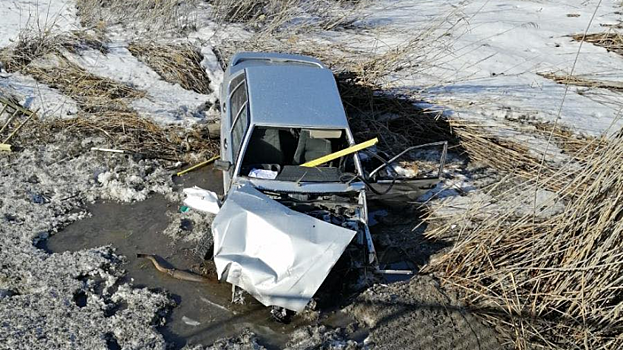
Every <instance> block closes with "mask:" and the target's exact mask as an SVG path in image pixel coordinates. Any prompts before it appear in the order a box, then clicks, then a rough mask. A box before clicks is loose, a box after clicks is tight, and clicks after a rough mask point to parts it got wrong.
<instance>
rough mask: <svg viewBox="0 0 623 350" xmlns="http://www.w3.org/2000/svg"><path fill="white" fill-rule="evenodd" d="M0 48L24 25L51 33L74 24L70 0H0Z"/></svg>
mask: <svg viewBox="0 0 623 350" xmlns="http://www.w3.org/2000/svg"><path fill="white" fill-rule="evenodd" d="M0 19H2V20H0V48H2V47H5V46H7V45H9V44H10V43H11V42H13V41H15V40H17V38H18V36H19V33H20V31H22V30H24V29H31V30H35V31H37V32H39V33H43V32H44V31H46V30H49V31H53V32H55V33H59V32H63V31H67V30H70V29H74V28H75V23H76V8H75V1H73V0H47V1H46V0H2V1H1V2H0Z"/></svg>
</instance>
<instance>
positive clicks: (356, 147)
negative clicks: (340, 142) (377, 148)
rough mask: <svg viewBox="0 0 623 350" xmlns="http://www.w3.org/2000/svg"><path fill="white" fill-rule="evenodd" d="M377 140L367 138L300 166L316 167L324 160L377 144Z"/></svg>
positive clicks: (324, 161) (327, 160) (328, 160)
mask: <svg viewBox="0 0 623 350" xmlns="http://www.w3.org/2000/svg"><path fill="white" fill-rule="evenodd" d="M377 142H379V139H378V138H377V137H375V138H373V139H372V140H368V141H365V142H362V143H358V144H356V145H353V146H350V147H348V148H345V149H343V150H341V151H337V152H335V153H331V154H327V155H326V156H322V157H320V158H317V159H314V160H311V161H309V162H307V163H305V164H301V166H304V167H308V168H313V167H317V166H318V165H321V164H324V163H326V162H330V161H332V160H334V159H338V158H340V157H343V156H346V155H349V154H351V153H355V152H357V151H361V150H362V149H364V148H368V147H371V146H374V145H376V144H377Z"/></svg>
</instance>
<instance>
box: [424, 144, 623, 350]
mask: <svg viewBox="0 0 623 350" xmlns="http://www.w3.org/2000/svg"><path fill="white" fill-rule="evenodd" d="M465 147H466V148H469V147H470V146H469V145H466V146H465ZM502 153H503V152H499V153H497V155H502ZM585 159H586V163H585V164H584V166H583V167H579V168H578V167H568V168H563V169H560V170H559V171H558V172H555V173H553V174H551V175H550V176H544V178H545V179H544V180H543V181H538V183H537V182H536V181H535V179H534V178H532V179H530V180H528V181H526V182H524V183H523V184H521V185H519V186H516V187H512V189H511V190H509V191H506V192H504V193H502V194H498V195H493V194H492V195H493V196H494V198H493V202H494V203H498V206H499V207H500V208H499V210H496V211H492V212H489V213H488V214H487V213H486V212H484V214H483V211H482V208H483V206H484V205H485V204H484V203H474V205H473V206H472V208H471V209H470V210H469V211H468V212H466V213H461V215H459V216H457V217H455V218H453V219H451V220H450V222H449V223H447V224H446V225H443V226H442V225H436V228H435V229H434V230H432V231H430V232H428V233H426V235H427V236H428V237H431V238H440V237H448V236H450V235H451V233H454V237H455V238H456V243H455V246H454V247H453V248H452V249H451V250H450V251H449V252H448V253H447V254H445V255H444V256H442V257H441V258H440V259H438V260H436V262H435V263H434V264H432V265H430V266H429V267H428V268H427V269H428V271H437V272H438V273H440V275H441V277H442V278H443V280H445V281H446V282H448V283H450V284H452V285H455V286H458V287H460V288H462V289H463V290H464V291H465V293H466V297H467V299H468V301H469V302H470V304H471V305H472V306H473V307H475V308H477V309H479V310H480V311H481V312H482V313H484V314H486V315H488V317H489V318H490V319H491V320H495V321H496V323H497V324H500V325H502V326H503V327H507V328H509V331H510V334H515V337H516V341H517V343H516V344H517V347H523V346H524V345H525V344H524V340H526V339H527V340H529V341H530V342H533V343H537V344H540V345H542V346H546V347H554V348H557V347H561V348H574V349H575V348H594V349H597V348H603V349H615V348H620V347H621V346H623V317H621V311H623V288H621V286H622V285H623V260H622V259H621V258H622V257H623V139H622V138H621V137H618V138H615V139H612V140H609V141H608V142H607V146H606V147H597V148H593V151H592V154H591V155H590V157H585ZM565 172H566V173H568V175H569V177H570V179H569V181H565V182H564V183H561V184H560V189H559V190H558V192H557V194H558V195H557V197H553V198H552V199H549V200H548V201H547V202H546V203H540V204H539V206H541V207H544V208H553V207H554V206H555V205H557V204H559V202H565V203H566V206H565V209H564V211H563V212H562V213H560V214H557V215H554V216H552V217H550V218H548V219H545V220H543V219H539V218H537V217H535V212H536V210H537V208H534V210H533V211H530V210H524V212H525V214H523V215H517V212H518V211H517V209H518V205H520V204H518V203H525V200H526V199H527V200H528V202H532V200H531V197H533V196H535V205H536V192H535V191H536V190H537V189H538V188H539V187H540V185H542V184H543V183H547V182H550V181H556V182H558V177H559V176H560V174H561V173H565ZM522 199H524V200H522ZM523 209H525V208H523ZM432 218H434V214H433V215H432V216H431V217H430V218H429V219H430V220H432ZM453 227H454V228H453Z"/></svg>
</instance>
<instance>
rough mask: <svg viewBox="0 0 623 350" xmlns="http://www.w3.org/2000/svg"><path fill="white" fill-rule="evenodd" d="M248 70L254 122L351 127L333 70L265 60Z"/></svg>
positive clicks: (338, 127) (247, 75) (250, 102)
mask: <svg viewBox="0 0 623 350" xmlns="http://www.w3.org/2000/svg"><path fill="white" fill-rule="evenodd" d="M245 71H246V80H247V88H248V94H249V106H250V112H251V113H250V115H251V120H250V122H251V124H255V125H265V126H276V127H309V128H327V129H347V128H348V121H347V120H346V113H345V112H344V106H343V105H342V100H341V99H340V94H339V91H338V88H337V84H336V82H335V78H334V77H333V73H332V72H331V70H329V69H326V68H320V67H318V66H311V65H302V64H276V65H274V64H266V65H253V66H248V67H246V69H245Z"/></svg>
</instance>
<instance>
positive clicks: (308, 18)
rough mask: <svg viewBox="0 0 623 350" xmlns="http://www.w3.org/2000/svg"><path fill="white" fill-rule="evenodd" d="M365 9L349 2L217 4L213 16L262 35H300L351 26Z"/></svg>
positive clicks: (219, 0) (229, 0) (226, 0)
mask: <svg viewBox="0 0 623 350" xmlns="http://www.w3.org/2000/svg"><path fill="white" fill-rule="evenodd" d="M360 5H361V6H360ZM362 6H363V5H362V4H360V2H359V1H346V0H320V1H305V0H244V1H236V0H213V1H212V15H213V17H214V18H215V19H216V21H218V22H228V23H244V24H245V25H246V26H248V27H250V28H252V29H254V30H255V31H258V32H260V33H262V34H267V33H274V32H278V31H281V30H285V31H287V32H288V33H296V32H300V31H304V32H310V31H313V30H332V29H335V28H336V27H339V26H345V25H348V24H351V23H352V22H354V21H355V20H356V19H357V17H358V16H357V14H358V12H359V10H360V9H361V8H362Z"/></svg>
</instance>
